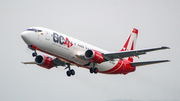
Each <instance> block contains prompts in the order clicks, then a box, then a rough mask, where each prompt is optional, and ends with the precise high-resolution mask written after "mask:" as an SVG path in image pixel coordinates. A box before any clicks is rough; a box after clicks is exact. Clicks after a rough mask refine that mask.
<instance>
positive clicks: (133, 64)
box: [131, 60, 170, 67]
mask: <svg viewBox="0 0 180 101" xmlns="http://www.w3.org/2000/svg"><path fill="white" fill-rule="evenodd" d="M162 62H170V61H169V60H158V61H145V62H132V63H131V65H132V66H133V67H136V66H144V65H150V64H156V63H162Z"/></svg>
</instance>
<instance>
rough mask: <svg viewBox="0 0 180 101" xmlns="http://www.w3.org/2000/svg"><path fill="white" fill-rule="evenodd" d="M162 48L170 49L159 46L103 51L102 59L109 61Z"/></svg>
mask: <svg viewBox="0 0 180 101" xmlns="http://www.w3.org/2000/svg"><path fill="white" fill-rule="evenodd" d="M162 49H170V48H169V47H165V46H163V47H159V48H150V49H142V50H132V51H122V52H115V53H105V54H103V56H104V61H109V60H113V59H121V60H123V58H126V57H131V56H139V55H143V54H146V52H151V51H156V50H162Z"/></svg>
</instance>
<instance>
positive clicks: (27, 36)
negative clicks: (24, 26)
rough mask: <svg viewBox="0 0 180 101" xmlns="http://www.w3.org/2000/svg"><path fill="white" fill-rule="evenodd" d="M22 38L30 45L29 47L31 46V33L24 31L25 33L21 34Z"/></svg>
mask: <svg viewBox="0 0 180 101" xmlns="http://www.w3.org/2000/svg"><path fill="white" fill-rule="evenodd" d="M21 37H22V39H23V40H24V42H25V43H26V44H28V45H30V42H29V41H30V40H29V38H30V33H29V32H27V31H24V32H22V33H21Z"/></svg>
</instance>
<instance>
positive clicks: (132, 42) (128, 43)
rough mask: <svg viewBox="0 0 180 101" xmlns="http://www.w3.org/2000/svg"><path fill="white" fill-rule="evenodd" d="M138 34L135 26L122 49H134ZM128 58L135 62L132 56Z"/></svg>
mask: <svg viewBox="0 0 180 101" xmlns="http://www.w3.org/2000/svg"><path fill="white" fill-rule="evenodd" d="M137 36H138V30H137V29H136V28H133V31H132V33H131V34H130V35H129V37H128V39H127V40H126V42H125V44H124V46H123V48H122V49H121V51H129V50H134V49H135V45H136V40H137ZM128 60H129V61H131V62H133V58H132V57H129V58H128Z"/></svg>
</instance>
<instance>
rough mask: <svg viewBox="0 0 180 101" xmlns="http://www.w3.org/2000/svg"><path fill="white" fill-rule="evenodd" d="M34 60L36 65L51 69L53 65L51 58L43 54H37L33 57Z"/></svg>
mask: <svg viewBox="0 0 180 101" xmlns="http://www.w3.org/2000/svg"><path fill="white" fill-rule="evenodd" d="M35 62H36V64H37V65H39V66H41V67H43V68H46V69H51V68H52V67H53V66H54V64H53V61H52V59H51V58H50V57H48V56H45V55H38V56H37V57H36V58H35Z"/></svg>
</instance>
